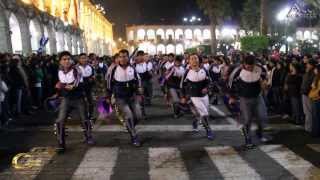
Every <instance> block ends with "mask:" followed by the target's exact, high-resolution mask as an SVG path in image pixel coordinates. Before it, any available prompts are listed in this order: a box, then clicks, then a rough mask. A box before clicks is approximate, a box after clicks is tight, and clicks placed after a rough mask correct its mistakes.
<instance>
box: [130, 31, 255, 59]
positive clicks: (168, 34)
mask: <svg viewBox="0 0 320 180" xmlns="http://www.w3.org/2000/svg"><path fill="white" fill-rule="evenodd" d="M252 33H253V32H250V34H252ZM126 34H127V40H128V42H129V44H130V45H131V50H132V49H133V48H134V47H135V46H138V47H139V48H140V49H142V50H144V51H145V52H148V53H149V54H159V53H176V54H182V53H183V52H184V51H185V49H188V48H191V47H195V46H198V45H202V44H210V41H211V29H210V26H197V25H139V26H127V28H126ZM245 35H246V33H245V31H244V30H239V29H238V28H237V27H219V28H217V29H216V37H217V39H218V40H222V39H226V40H232V41H234V43H233V45H234V46H238V44H239V43H237V41H238V40H239V37H242V36H245Z"/></svg>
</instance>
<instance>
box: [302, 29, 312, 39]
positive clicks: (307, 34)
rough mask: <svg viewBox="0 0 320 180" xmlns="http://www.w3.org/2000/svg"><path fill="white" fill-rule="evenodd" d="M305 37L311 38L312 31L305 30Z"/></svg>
mask: <svg viewBox="0 0 320 180" xmlns="http://www.w3.org/2000/svg"><path fill="white" fill-rule="evenodd" d="M304 39H311V33H310V31H305V32H304Z"/></svg>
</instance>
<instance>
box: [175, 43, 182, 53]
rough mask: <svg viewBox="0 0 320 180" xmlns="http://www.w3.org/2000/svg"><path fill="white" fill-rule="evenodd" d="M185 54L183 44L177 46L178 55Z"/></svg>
mask: <svg viewBox="0 0 320 180" xmlns="http://www.w3.org/2000/svg"><path fill="white" fill-rule="evenodd" d="M183 53H184V49H183V45H182V44H177V46H176V54H183Z"/></svg>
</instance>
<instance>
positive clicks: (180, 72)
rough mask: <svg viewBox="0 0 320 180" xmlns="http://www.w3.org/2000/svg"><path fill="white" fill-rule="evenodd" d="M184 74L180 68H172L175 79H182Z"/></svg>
mask: <svg viewBox="0 0 320 180" xmlns="http://www.w3.org/2000/svg"><path fill="white" fill-rule="evenodd" d="M184 73H185V69H184V68H183V67H182V66H179V67H176V66H175V67H174V73H173V76H176V77H182V76H183V75H184Z"/></svg>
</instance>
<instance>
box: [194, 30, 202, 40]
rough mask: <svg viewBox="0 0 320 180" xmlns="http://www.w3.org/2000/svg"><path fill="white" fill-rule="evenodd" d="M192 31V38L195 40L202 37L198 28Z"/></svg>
mask: <svg viewBox="0 0 320 180" xmlns="http://www.w3.org/2000/svg"><path fill="white" fill-rule="evenodd" d="M193 33H194V38H195V39H196V40H201V39H202V32H201V30H200V29H195V30H194V32H193Z"/></svg>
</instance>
